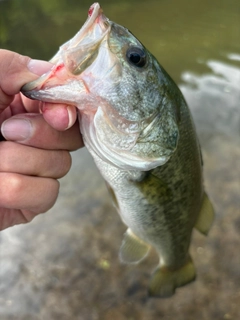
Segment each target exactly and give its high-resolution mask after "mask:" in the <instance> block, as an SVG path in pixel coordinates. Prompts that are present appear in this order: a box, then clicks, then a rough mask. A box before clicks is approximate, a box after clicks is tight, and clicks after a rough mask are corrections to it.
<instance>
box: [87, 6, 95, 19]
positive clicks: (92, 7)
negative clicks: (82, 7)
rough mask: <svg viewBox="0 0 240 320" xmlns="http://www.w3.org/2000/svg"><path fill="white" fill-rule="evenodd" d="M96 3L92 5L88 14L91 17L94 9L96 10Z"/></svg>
mask: <svg viewBox="0 0 240 320" xmlns="http://www.w3.org/2000/svg"><path fill="white" fill-rule="evenodd" d="M94 7H95V6H94V4H93V5H92V6H91V7H90V9H89V10H88V16H89V17H91V15H92V13H93V11H94Z"/></svg>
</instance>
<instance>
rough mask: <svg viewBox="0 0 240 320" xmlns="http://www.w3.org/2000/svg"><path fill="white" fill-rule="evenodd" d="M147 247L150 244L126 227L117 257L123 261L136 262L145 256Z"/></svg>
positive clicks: (148, 247)
mask: <svg viewBox="0 0 240 320" xmlns="http://www.w3.org/2000/svg"><path fill="white" fill-rule="evenodd" d="M149 249H150V246H149V245H148V244H147V243H146V242H144V241H142V240H141V239H140V238H138V237H137V236H136V235H135V234H134V233H133V232H132V230H131V229H130V228H128V229H127V231H126V232H125V234H124V237H123V241H122V245H121V247H120V251H119V257H120V260H121V261H122V262H124V263H138V262H140V261H141V260H143V259H144V258H145V257H146V256H147V254H148V251H149Z"/></svg>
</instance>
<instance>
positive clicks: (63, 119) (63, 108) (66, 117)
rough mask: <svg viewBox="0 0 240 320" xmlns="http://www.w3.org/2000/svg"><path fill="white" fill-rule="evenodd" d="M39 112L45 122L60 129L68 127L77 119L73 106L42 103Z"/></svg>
mask: <svg viewBox="0 0 240 320" xmlns="http://www.w3.org/2000/svg"><path fill="white" fill-rule="evenodd" d="M41 112H42V114H43V117H44V119H45V120H46V121H47V123H49V124H50V126H52V127H53V128H55V129H56V130H60V131H63V130H67V129H69V128H70V127H72V126H73V125H74V123H75V122H76V120H77V110H76V108H75V107H74V106H67V105H63V104H56V105H55V104H53V103H43V104H42V105H41Z"/></svg>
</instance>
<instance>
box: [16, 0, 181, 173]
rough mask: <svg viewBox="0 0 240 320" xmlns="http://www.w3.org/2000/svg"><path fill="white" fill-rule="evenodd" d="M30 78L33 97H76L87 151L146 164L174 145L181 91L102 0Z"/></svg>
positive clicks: (27, 89) (165, 156) (159, 161)
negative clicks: (112, 17) (48, 65)
mask: <svg viewBox="0 0 240 320" xmlns="http://www.w3.org/2000/svg"><path fill="white" fill-rule="evenodd" d="M50 62H52V63H53V67H52V69H51V70H50V71H49V72H48V73H46V74H44V75H43V76H41V77H40V78H39V79H37V80H35V81H33V82H30V83H27V84H26V85H25V86H23V88H22V92H23V93H24V94H25V95H26V96H27V97H29V98H32V99H37V100H41V101H46V102H54V103H57V102H59V103H66V104H71V105H75V106H76V107H77V108H78V110H79V119H80V129H81V132H82V134H83V138H84V142H85V144H86V146H87V147H88V148H89V150H90V152H91V153H92V154H93V155H94V154H95V155H97V156H98V157H100V158H101V159H102V160H105V161H107V162H109V163H111V164H113V165H115V166H117V167H119V168H121V169H124V170H129V169H140V170H143V171H147V170H150V169H153V168H155V167H157V166H160V165H163V164H164V163H166V162H167V161H168V160H169V158H170V157H171V155H172V154H173V152H174V151H175V150H176V148H177V143H178V139H179V131H178V122H179V114H180V112H179V108H180V104H181V98H179V96H180V95H179V92H178V89H177V87H176V85H175V84H174V82H173V81H172V80H171V78H170V77H169V76H168V75H167V73H166V72H165V71H164V70H163V68H162V67H161V66H160V65H159V64H158V62H157V60H156V59H155V58H154V56H153V55H152V54H151V53H150V52H149V51H148V50H147V49H146V48H145V47H144V46H143V45H142V44H141V42H140V41H139V40H138V39H137V38H136V37H135V36H134V35H133V34H132V33H131V32H130V31H129V30H128V29H126V28H125V27H123V26H120V25H118V24H116V23H114V22H112V21H110V20H109V19H108V18H107V17H106V16H105V15H104V14H103V11H102V9H101V7H100V5H99V4H98V3H94V4H93V5H92V6H91V7H90V9H89V12H88V19H87V21H86V22H85V24H84V25H83V27H82V28H81V29H80V31H79V32H78V33H77V34H76V35H75V36H74V37H73V38H72V39H71V40H69V41H68V42H66V43H65V44H63V45H62V46H61V47H60V49H59V51H58V53H57V54H56V55H55V56H54V57H53V58H52V59H51V60H50Z"/></svg>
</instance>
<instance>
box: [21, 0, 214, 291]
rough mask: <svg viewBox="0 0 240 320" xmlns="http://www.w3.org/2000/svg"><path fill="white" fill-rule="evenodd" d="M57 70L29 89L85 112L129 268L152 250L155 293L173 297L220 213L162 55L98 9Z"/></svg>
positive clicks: (191, 274) (57, 59) (82, 118)
mask: <svg viewBox="0 0 240 320" xmlns="http://www.w3.org/2000/svg"><path fill="white" fill-rule="evenodd" d="M50 61H51V62H52V63H53V64H54V67H53V68H52V70H51V71H50V72H48V73H47V74H45V75H43V76H42V77H40V78H39V79H37V80H36V81H33V82H31V83H28V84H26V85H25V86H24V87H23V88H22V92H23V93H24V94H25V95H26V96H27V97H30V98H32V99H38V100H42V101H46V102H54V103H55V102H56V103H57V102H59V103H66V104H71V105H74V106H76V107H77V108H78V111H79V112H78V113H79V123H80V130H81V133H82V136H83V139H84V143H85V145H86V147H87V148H88V150H89V151H90V153H91V154H92V156H93V158H94V160H95V163H96V165H97V167H98V168H99V170H100V172H101V174H102V176H103V177H104V179H105V180H106V182H107V186H108V189H109V191H110V193H111V195H112V198H113V201H114V203H115V206H116V208H117V210H118V212H119V214H120V216H121V218H122V220H123V222H124V223H125V224H126V225H127V226H128V229H127V231H126V233H125V235H124V238H123V242H122V245H121V248H120V254H119V256H120V259H121V261H122V262H124V263H138V262H139V261H141V260H142V259H144V258H145V257H146V256H147V254H148V252H149V249H150V248H151V247H153V248H155V249H156V251H157V253H158V254H159V257H160V258H159V259H160V260H159V265H158V267H157V268H156V270H155V271H154V273H153V275H152V278H151V281H150V287H149V294H150V295H151V296H156V297H157V296H158V297H169V296H171V295H172V294H173V293H174V292H175V289H176V288H177V287H180V286H183V285H185V284H187V283H189V282H191V281H193V280H194V279H195V275H196V272H195V267H194V265H193V262H192V260H191V257H190V255H189V252H188V251H189V245H190V241H191V234H192V230H193V228H194V227H195V228H197V229H198V230H200V231H201V232H202V233H204V234H207V232H208V230H209V228H210V226H211V224H212V221H213V216H214V213H213V207H212V205H211V202H210V201H209V199H208V197H207V195H206V193H205V192H204V187H203V178H202V160H201V151H200V147H199V143H198V139H197V136H196V131H195V127H194V124H193V120H192V117H191V114H190V111H189V109H188V107H187V105H186V102H185V100H184V98H183V96H182V94H181V92H180V90H179V89H178V87H177V86H176V84H175V83H174V82H173V80H172V79H171V78H170V76H169V75H168V74H167V73H166V71H165V70H164V69H163V68H162V67H161V66H160V65H159V63H158V62H157V60H156V59H155V57H154V56H153V55H152V54H151V53H150V52H149V51H148V50H147V49H146V48H145V47H144V46H143V44H141V42H140V41H139V40H137V39H136V37H135V36H133V34H132V33H131V32H130V31H128V29H126V28H124V27H122V26H120V25H118V24H116V23H114V22H112V21H110V20H109V19H108V18H106V16H105V15H104V14H103V11H102V9H101V8H100V5H99V4H98V3H94V4H93V5H92V6H91V7H90V9H89V12H88V19H87V21H86V22H85V24H84V25H83V27H82V28H81V29H80V31H79V32H78V33H77V34H76V35H75V36H74V37H73V38H72V39H71V40H69V41H68V42H66V43H65V44H63V45H62V46H61V47H60V49H59V51H58V52H57V54H56V55H55V56H54V57H53V58H52V59H51V60H50Z"/></svg>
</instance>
